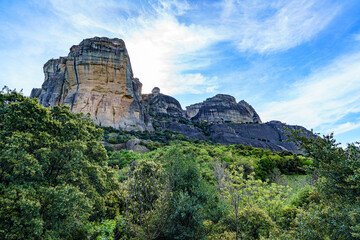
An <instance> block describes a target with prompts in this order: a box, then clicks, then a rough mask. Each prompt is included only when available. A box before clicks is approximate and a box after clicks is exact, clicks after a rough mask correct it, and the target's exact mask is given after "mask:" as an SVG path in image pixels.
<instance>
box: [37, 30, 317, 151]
mask: <svg viewBox="0 0 360 240" xmlns="http://www.w3.org/2000/svg"><path fill="white" fill-rule="evenodd" d="M43 70H44V74H45V80H44V83H43V84H42V87H41V88H34V89H33V90H32V92H31V96H30V97H37V98H38V99H39V101H40V103H41V104H42V105H44V106H46V107H53V106H56V105H61V104H64V105H68V106H70V108H71V111H73V112H83V113H90V114H91V117H92V119H94V121H95V123H97V124H100V125H102V126H111V127H114V128H119V127H120V128H122V129H125V130H141V131H142V130H149V131H152V130H154V128H153V126H152V124H153V123H154V126H156V125H155V123H156V124H158V125H159V126H160V128H161V129H163V128H165V129H168V130H170V131H174V132H179V133H181V134H182V135H184V136H185V137H188V138H193V139H201V140H211V141H213V142H216V143H221V144H244V145H251V146H254V147H260V148H264V149H270V150H272V151H282V150H288V151H292V152H299V150H298V147H297V146H296V145H295V144H294V143H291V142H286V141H285V140H286V139H287V137H286V136H285V134H284V132H283V130H284V129H285V128H297V129H302V130H303V131H304V132H305V133H306V134H308V135H309V136H311V135H312V134H311V132H309V131H307V130H306V129H305V128H302V127H300V126H289V125H286V124H283V123H281V122H279V121H271V122H268V123H261V119H260V117H259V115H258V114H257V113H256V111H255V109H254V108H253V107H252V106H251V105H249V104H248V103H247V102H245V101H244V100H242V101H240V102H238V103H237V102H236V99H235V98H234V97H232V96H230V95H225V94H218V95H216V96H214V97H212V98H208V99H206V100H205V101H203V102H202V103H197V104H193V105H190V106H188V107H186V111H184V110H183V109H182V108H181V105H180V103H179V102H178V101H177V100H176V99H175V98H173V97H171V96H167V95H165V94H162V93H160V89H159V88H157V87H155V88H154V89H153V90H152V93H151V94H143V95H142V94H141V88H142V84H141V82H140V81H139V80H138V79H137V78H134V76H133V72H132V68H131V63H130V58H129V54H128V52H127V50H126V47H125V43H124V41H123V40H121V39H117V38H114V39H109V38H99V37H94V38H90V39H85V40H83V41H82V42H81V43H80V44H79V45H75V46H73V47H71V49H70V53H69V54H68V56H67V57H60V58H59V59H51V60H49V61H48V62H47V63H46V64H45V65H44V69H43ZM150 116H152V117H150ZM190 120H191V121H190ZM204 121H206V122H204ZM125 146H126V148H127V149H129V150H134V151H140V152H147V151H148V149H147V148H146V147H144V146H142V145H140V140H139V139H133V140H130V141H128V142H127V143H126V144H123V145H118V146H116V147H118V148H119V149H120V148H123V147H125Z"/></svg>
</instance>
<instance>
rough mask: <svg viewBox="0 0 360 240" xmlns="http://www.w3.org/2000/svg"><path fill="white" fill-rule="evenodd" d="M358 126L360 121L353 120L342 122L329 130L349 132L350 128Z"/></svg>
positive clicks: (337, 132) (359, 126) (339, 132)
mask: <svg viewBox="0 0 360 240" xmlns="http://www.w3.org/2000/svg"><path fill="white" fill-rule="evenodd" d="M357 128H360V123H354V122H346V123H343V124H340V125H338V126H336V127H335V128H333V129H331V130H330V132H334V133H336V134H341V133H345V132H349V131H351V130H354V129H357Z"/></svg>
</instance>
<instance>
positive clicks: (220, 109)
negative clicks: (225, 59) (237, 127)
mask: <svg viewBox="0 0 360 240" xmlns="http://www.w3.org/2000/svg"><path fill="white" fill-rule="evenodd" d="M186 115H187V116H188V117H189V118H190V119H191V120H194V121H208V122H236V123H245V122H248V123H261V120H260V117H259V115H258V114H257V113H256V111H255V110H254V108H252V107H251V106H250V105H249V104H248V103H247V102H245V101H244V100H242V101H240V102H239V103H236V100H235V98H234V97H233V96H230V95H225V94H218V95H216V96H215V97H212V98H208V99H206V100H205V101H204V102H202V103H197V104H193V105H190V106H188V107H186Z"/></svg>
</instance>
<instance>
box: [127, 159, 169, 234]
mask: <svg viewBox="0 0 360 240" xmlns="http://www.w3.org/2000/svg"><path fill="white" fill-rule="evenodd" d="M124 191H125V199H126V221H127V223H128V225H129V227H130V230H131V231H132V232H133V233H134V234H135V235H136V237H137V238H138V239H149V240H151V239H156V238H157V237H158V236H159V235H160V233H161V231H162V229H163V228H164V226H165V223H166V221H167V219H168V208H169V198H170V196H171V185H170V182H169V177H168V176H167V174H166V173H165V172H164V169H163V167H162V165H161V163H155V162H154V161H146V160H139V161H137V162H134V163H133V166H132V167H131V169H130V171H129V178H128V179H127V181H125V182H124Z"/></svg>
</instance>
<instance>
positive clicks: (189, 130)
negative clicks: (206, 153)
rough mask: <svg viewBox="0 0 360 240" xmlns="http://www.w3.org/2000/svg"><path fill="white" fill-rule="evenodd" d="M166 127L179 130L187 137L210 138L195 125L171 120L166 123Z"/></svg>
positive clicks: (174, 130) (175, 130)
mask: <svg viewBox="0 0 360 240" xmlns="http://www.w3.org/2000/svg"><path fill="white" fill-rule="evenodd" d="M164 127H165V128H166V129H169V130H170V131H173V132H179V133H181V134H182V135H184V136H185V137H187V138H192V139H201V140H208V138H207V137H206V136H205V134H204V133H203V132H202V131H200V130H199V129H197V128H195V127H193V126H189V125H185V124H181V123H178V122H170V123H165V125H164Z"/></svg>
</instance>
